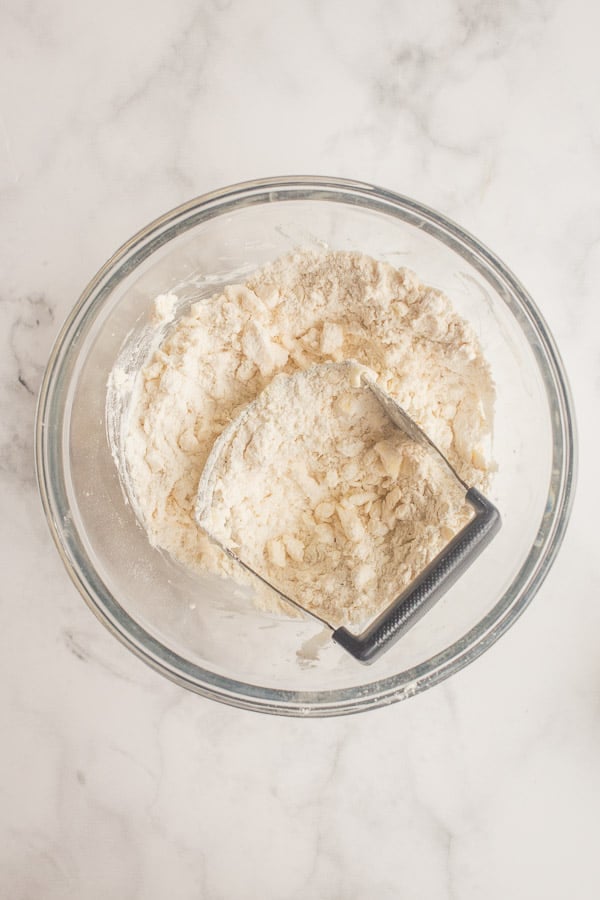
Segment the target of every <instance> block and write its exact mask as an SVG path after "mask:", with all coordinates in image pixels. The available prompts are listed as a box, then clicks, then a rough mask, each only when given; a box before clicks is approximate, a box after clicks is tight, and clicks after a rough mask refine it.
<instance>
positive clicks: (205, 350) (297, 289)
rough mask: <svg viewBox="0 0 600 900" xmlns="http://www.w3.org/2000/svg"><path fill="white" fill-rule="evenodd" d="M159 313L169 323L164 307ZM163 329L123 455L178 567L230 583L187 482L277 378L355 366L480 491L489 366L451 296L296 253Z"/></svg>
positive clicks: (372, 265)
mask: <svg viewBox="0 0 600 900" xmlns="http://www.w3.org/2000/svg"><path fill="white" fill-rule="evenodd" d="M157 313H158V315H159V316H162V317H163V318H167V319H168V317H169V316H170V315H171V307H170V304H169V301H168V298H167V299H165V298H160V299H159V301H158V306H157ZM171 327H172V329H173V330H172V332H171V333H170V335H169V336H168V337H167V338H166V340H164V341H163V343H162V345H161V347H160V348H159V349H158V350H157V351H156V352H154V354H153V355H152V357H151V359H150V360H149V361H148V363H147V364H146V365H145V366H144V367H143V368H142V369H141V371H140V372H139V374H138V377H137V382H136V389H135V392H134V396H133V398H132V402H131V411H130V415H129V420H128V425H127V434H126V437H125V442H124V453H125V459H126V466H127V477H128V482H129V483H128V485H127V487H128V492H129V494H130V496H131V498H132V500H133V502H134V506H135V508H136V511H137V513H138V515H139V516H140V518H141V520H142V522H143V524H144V526H145V528H146V530H147V533H148V537H149V539H150V541H151V542H152V543H153V544H156V545H158V546H160V547H162V548H164V549H165V550H167V551H168V552H170V553H171V554H172V555H173V556H174V557H175V558H176V559H178V560H180V561H181V562H182V563H184V564H185V565H187V566H189V567H192V568H194V569H198V570H201V571H205V570H210V571H213V572H219V573H225V574H232V575H234V576H235V577H238V576H239V574H240V570H239V567H236V566H235V565H234V564H233V563H232V562H231V560H229V558H228V557H227V556H226V555H225V554H224V553H223V552H222V551H221V550H219V549H218V548H217V547H215V545H214V544H213V543H211V541H210V540H209V539H208V538H207V536H206V535H205V534H203V533H202V531H201V530H200V529H199V528H198V526H197V524H196V522H195V520H194V507H195V502H196V492H197V488H198V481H199V478H200V475H201V472H202V469H203V467H204V464H205V462H206V460H207V458H208V455H209V453H210V451H211V449H212V446H213V444H214V441H215V439H216V438H217V437H218V436H219V435H220V434H221V432H222V431H223V429H224V428H225V426H226V425H227V424H228V423H229V422H231V420H232V419H233V418H234V417H235V416H237V414H238V413H239V412H240V411H241V410H242V408H243V407H244V406H245V405H246V404H248V403H250V402H251V401H253V400H254V399H255V398H256V397H257V396H258V394H259V393H260V392H261V391H262V390H263V389H264V388H265V387H266V386H267V385H268V384H269V383H270V382H271V381H272V379H273V377H274V376H275V375H276V374H277V373H279V372H285V373H286V374H293V373H294V372H297V371H299V370H304V369H306V368H308V367H309V366H312V365H314V364H317V363H323V362H332V361H333V362H339V361H341V360H344V359H356V360H358V361H359V362H360V363H362V364H364V365H366V366H368V367H369V368H371V369H372V370H374V371H375V372H376V373H377V376H378V381H379V384H380V385H381V387H383V388H384V390H386V391H387V392H388V393H390V394H391V395H392V396H393V397H395V398H396V399H397V400H398V401H399V403H400V404H401V405H402V406H404V408H405V409H406V410H407V412H408V413H409V415H411V416H412V417H413V418H414V419H415V420H416V421H417V422H418V423H419V425H421V427H422V428H423V429H424V430H425V431H426V432H427V433H428V434H429V436H430V437H431V439H432V440H433V441H434V442H435V443H436V444H437V445H438V447H439V448H440V449H441V450H442V451H443V452H444V453H445V454H446V456H447V457H448V458H449V460H450V462H451V463H452V464H453V465H454V466H455V468H456V469H457V470H458V472H459V474H460V475H461V477H462V478H463V479H464V480H465V481H466V482H467V483H470V484H472V485H475V486H479V487H481V486H485V479H486V472H487V461H486V453H485V449H484V448H485V442H486V439H487V438H488V436H489V433H490V430H491V425H492V417H493V402H494V389H493V383H492V379H491V376H490V372H489V369H488V366H487V363H486V362H485V360H484V359H483V356H482V354H481V350H480V347H479V344H478V341H477V338H476V336H475V334H474V333H473V331H472V329H471V328H470V326H469V325H468V324H467V323H466V322H464V321H463V320H462V319H461V318H460V317H459V316H458V315H457V314H456V313H455V312H454V311H453V310H452V307H451V305H450V302H449V300H448V299H447V298H446V297H445V296H444V295H443V294H442V293H440V292H439V291H437V290H435V289H432V288H429V287H427V286H425V285H423V284H422V283H421V282H420V281H419V280H418V278H417V277H416V276H415V274H414V273H412V272H410V271H409V270H406V269H400V270H397V269H394V268H393V267H392V266H390V265H387V264H385V263H380V262H377V261H375V260H374V259H371V258H370V257H367V256H364V255H362V254H359V253H347V252H327V251H322V252H313V251H305V252H297V253H294V254H291V255H289V256H286V257H283V258H281V259H279V260H277V261H275V262H274V263H272V264H270V265H267V266H265V267H264V268H263V269H261V270H260V271H258V272H257V273H256V274H255V275H253V276H252V277H251V278H250V279H249V280H248V281H247V283H246V284H245V285H232V286H230V287H227V288H225V290H224V291H223V293H222V294H219V295H217V296H215V297H213V298H212V299H210V300H207V301H200V302H199V303H197V304H195V305H194V306H193V307H192V309H191V311H190V314H189V315H188V316H187V317H186V318H184V319H181V320H180V321H179V322H177V323H175V325H174V326H171ZM344 477H345V476H344ZM282 502H283V503H285V500H283V501H282ZM251 539H252V532H251V531H250V533H249V534H248V541H251Z"/></svg>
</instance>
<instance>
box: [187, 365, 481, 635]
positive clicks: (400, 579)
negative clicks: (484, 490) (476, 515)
mask: <svg viewBox="0 0 600 900" xmlns="http://www.w3.org/2000/svg"><path fill="white" fill-rule="evenodd" d="M363 372H365V370H364V367H361V366H358V365H357V364H355V363H342V364H335V363H333V364H328V365H321V366H314V367H312V368H310V369H308V370H306V371H304V372H300V373H296V374H295V375H291V376H288V375H277V376H275V378H274V379H273V380H272V382H271V384H270V385H269V386H268V387H267V388H265V390H264V391H263V392H262V393H261V394H260V395H259V397H258V398H257V400H256V401H254V403H251V404H250V405H249V406H248V407H246V409H245V410H244V411H243V412H242V414H241V415H240V417H239V419H237V420H235V421H234V422H233V423H232V425H231V426H230V427H228V428H226V429H225V431H224V432H223V434H222V436H221V438H219V440H217V442H216V443H215V447H214V450H213V453H212V454H211V456H210V457H209V460H208V463H207V465H206V467H205V470H204V473H203V475H202V478H201V479H200V489H199V493H198V497H199V503H198V507H197V519H198V521H199V522H200V524H201V525H202V526H203V527H205V528H206V530H207V531H208V532H209V533H210V534H212V535H214V536H215V537H216V538H217V539H218V540H219V541H220V542H221V543H222V544H223V545H224V546H226V547H228V548H229V549H230V550H232V551H234V552H235V553H236V554H237V555H239V556H240V558H241V559H243V561H244V562H245V563H246V564H247V565H249V566H250V567H251V568H252V569H253V570H254V571H255V572H257V573H258V574H260V575H261V576H262V577H263V578H266V580H267V581H269V582H270V583H271V584H273V585H274V586H275V587H277V588H278V589H279V590H280V591H282V592H283V593H284V594H285V595H287V596H288V597H291V598H292V599H294V600H296V601H297V602H299V603H301V605H303V606H305V607H307V608H308V609H310V610H312V611H313V612H315V613H317V615H319V616H321V617H322V618H324V619H325V620H326V621H328V622H330V623H331V624H334V625H340V624H342V623H348V622H361V621H363V620H365V619H367V618H370V617H371V616H372V615H374V614H375V613H376V612H378V611H379V610H380V609H382V608H383V607H385V606H388V605H389V604H390V603H391V602H392V600H393V599H394V598H395V597H396V596H397V595H398V594H399V593H400V590H401V589H402V588H404V587H405V586H406V585H407V584H409V583H410V582H411V581H413V579H414V578H415V577H416V575H418V574H419V573H420V572H421V571H422V570H423V569H424V568H425V566H426V565H427V564H428V563H429V562H430V561H431V560H432V559H433V558H434V556H436V554H437V553H438V552H439V551H440V550H441V549H442V547H443V546H445V544H447V543H448V541H449V540H450V538H451V537H453V536H454V534H455V533H456V532H457V531H458V530H459V528H461V527H462V526H463V525H464V524H466V522H467V521H468V519H469V515H470V513H469V507H468V506H467V504H466V502H465V490H464V488H462V487H461V486H460V485H459V484H458V482H457V481H456V479H455V478H454V477H453V476H452V475H451V473H450V472H449V469H448V467H447V466H446V465H445V463H443V462H442V461H441V460H440V459H439V457H438V455H437V454H435V453H434V452H433V451H432V450H430V449H428V448H424V447H422V446H420V445H419V444H417V443H415V441H413V440H412V439H411V438H410V437H408V436H407V435H406V434H404V432H403V431H401V430H400V429H399V428H398V427H397V426H396V425H394V424H393V423H392V422H391V420H390V418H389V416H388V415H387V413H386V412H385V411H384V409H383V408H382V406H381V404H380V402H379V401H378V400H377V398H376V397H375V396H374V394H373V393H372V391H371V390H370V389H369V387H368V386H366V385H365V384H363V382H362V380H361V377H362V374H363ZM366 374H367V376H369V373H368V370H367V371H366ZM249 536H250V538H251V539H250V540H249Z"/></svg>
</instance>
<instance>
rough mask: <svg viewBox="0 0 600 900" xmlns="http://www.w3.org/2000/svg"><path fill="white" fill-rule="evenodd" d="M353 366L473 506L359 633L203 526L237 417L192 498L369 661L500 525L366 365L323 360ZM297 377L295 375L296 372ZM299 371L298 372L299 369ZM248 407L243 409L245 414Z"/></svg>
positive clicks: (200, 514)
mask: <svg viewBox="0 0 600 900" xmlns="http://www.w3.org/2000/svg"><path fill="white" fill-rule="evenodd" d="M331 365H335V366H353V367H354V368H355V369H360V370H361V375H360V383H361V387H362V388H364V390H367V391H371V392H372V394H373V395H374V396H375V398H376V399H377V400H378V401H379V403H380V405H381V407H382V409H383V410H384V411H385V413H386V414H387V416H388V417H389V419H390V420H391V421H392V422H393V424H394V425H396V427H398V428H399V429H400V430H401V431H403V432H404V433H405V434H406V435H407V436H408V437H409V438H410V439H411V440H413V441H415V442H416V443H417V444H419V445H421V446H422V447H424V448H426V449H427V450H428V451H429V452H431V453H434V454H437V457H438V459H439V461H441V463H442V464H443V465H444V466H446V467H447V469H448V470H449V471H450V473H451V475H452V476H453V477H454V478H455V479H456V481H457V482H458V484H459V485H460V487H461V488H462V489H463V490H464V492H465V501H466V503H467V504H469V505H470V506H471V507H472V509H473V515H472V517H471V519H470V520H469V522H468V523H467V524H466V525H465V526H464V527H463V528H462V529H461V530H460V531H459V532H458V533H457V534H456V535H454V537H453V538H452V539H451V540H450V541H449V542H448V543H447V544H446V546H445V547H444V548H443V549H442V550H441V551H440V552H439V553H438V555H437V556H436V557H435V558H434V559H433V560H432V561H431V562H430V563H429V564H428V565H427V566H426V567H425V568H424V569H423V570H422V571H421V572H420V574H419V575H418V576H417V577H416V578H414V579H413V581H412V582H411V583H410V584H409V585H408V586H407V587H406V588H405V590H403V591H402V592H401V593H400V594H399V595H398V597H396V599H395V600H394V601H393V602H392V603H391V604H389V606H387V607H386V608H385V609H384V610H383V611H382V612H381V613H380V614H379V615H378V616H377V617H376V618H375V619H374V620H373V621H372V622H371V623H370V624H369V625H368V626H367V627H366V628H365V630H364V631H362V632H361V633H360V634H355V633H354V632H352V631H350V630H349V629H348V628H346V627H344V626H342V627H337V628H336V627H335V626H333V625H332V624H331V623H329V622H327V621H326V620H325V619H323V618H322V617H321V616H319V615H317V614H316V613H315V612H313V611H312V610H310V609H308V608H306V607H304V606H303V605H302V603H301V602H300V601H299V600H298V598H295V597H290V596H288V595H287V594H284V593H283V592H282V591H281V590H280V589H279V588H278V587H276V586H275V585H274V584H272V583H271V582H270V581H268V580H267V579H266V578H264V576H262V575H261V574H260V573H259V572H257V571H256V570H255V569H254V568H252V567H251V566H249V565H248V563H247V562H245V561H244V559H243V557H242V556H240V555H238V553H236V552H234V551H233V550H232V549H231V547H228V546H227V545H226V544H225V543H223V541H222V540H220V539H219V538H218V537H217V536H216V535H215V534H213V533H212V532H211V531H210V527H208V528H207V522H208V518H209V517H208V512H209V511H210V506H211V502H212V496H213V492H214V488H215V483H216V480H217V477H218V467H219V461H220V459H221V457H222V454H223V453H224V451H225V450H226V448H227V446H228V445H229V443H230V442H231V441H232V440H233V438H234V437H235V434H236V432H237V428H238V426H239V423H240V417H238V419H236V420H235V421H234V422H232V423H231V425H229V426H228V427H227V428H226V429H225V431H224V432H223V434H222V435H221V437H220V438H219V439H218V440H217V441H216V442H215V445H214V447H213V450H212V452H211V454H210V456H209V458H208V460H207V462H206V465H205V467H204V471H203V473H202V477H201V479H200V485H199V488H198V497H197V503H196V520H197V522H198V523H199V524H200V525H201V527H202V528H203V529H204V530H205V531H206V532H207V533H208V535H209V537H210V538H211V539H212V540H214V541H215V543H216V544H218V546H219V547H221V548H222V549H223V550H224V551H225V552H226V553H227V554H228V555H229V556H230V557H231V558H232V559H234V560H235V561H236V562H238V563H239V564H240V565H242V566H243V567H244V568H245V569H246V570H248V571H249V572H251V573H252V574H253V575H255V576H256V577H257V578H259V579H260V580H261V581H263V582H264V583H265V584H267V585H268V586H269V587H270V588H272V589H273V590H274V591H276V592H277V594H279V596H280V597H282V598H283V599H284V600H285V601H286V602H287V603H291V604H292V606H294V607H296V609H299V610H301V611H302V612H303V613H305V614H306V615H308V616H311V617H312V618H313V619H316V620H317V621H319V622H321V624H323V625H324V626H326V627H327V628H328V629H329V630H330V631H331V632H332V638H333V640H334V641H335V642H336V643H337V644H339V645H340V646H341V647H343V648H344V650H346V651H347V652H348V653H350V654H351V655H352V656H353V657H354V658H355V659H357V660H359V661H360V662H362V663H371V662H373V661H374V660H375V659H377V657H378V656H380V655H381V654H382V653H383V652H384V651H385V650H387V649H388V648H389V647H391V646H392V644H394V643H395V642H396V641H397V640H398V639H399V638H400V637H402V636H403V635H404V634H405V633H406V632H407V631H408V630H409V629H410V628H411V627H412V626H413V625H414V624H415V623H416V622H417V621H418V620H419V619H420V618H421V617H422V616H423V615H424V614H425V613H426V612H428V611H429V610H430V609H431V608H432V606H433V605H434V604H435V603H436V602H437V601H438V600H439V599H440V597H441V596H442V595H443V594H444V593H445V592H446V591H447V590H448V588H450V587H451V585H453V584H454V583H455V582H456V581H457V580H458V579H459V578H460V576H461V575H462V574H463V573H464V572H465V571H466V569H467V568H468V567H469V566H470V565H471V563H472V562H473V561H474V560H475V559H476V557H477V556H478V555H479V554H480V553H481V551H482V550H483V549H484V547H486V546H487V544H488V543H489V542H490V540H491V539H492V538H493V537H494V535H495V534H496V532H497V531H498V529H499V528H500V524H501V520H500V514H499V512H498V510H497V509H496V507H495V506H494V505H493V504H492V503H491V502H490V501H489V500H488V499H487V498H486V497H484V496H483V494H481V493H480V491H478V490H477V488H474V487H469V486H468V485H467V484H465V482H464V481H463V480H462V479H461V478H460V476H459V475H458V473H457V472H456V471H455V469H454V468H453V467H452V466H451V465H450V463H449V462H448V460H447V459H446V457H445V456H444V454H443V453H442V452H441V451H440V450H439V449H438V447H436V445H435V444H434V443H433V441H431V440H430V438H429V437H428V436H427V435H426V434H425V432H424V431H423V430H422V429H421V428H420V427H419V426H418V425H417V423H416V422H415V421H414V420H413V419H411V418H410V416H409V415H408V414H407V413H406V412H405V410H404V409H403V408H402V407H401V406H400V405H399V404H398V403H397V402H396V401H395V400H394V399H393V398H392V397H390V395H389V394H387V393H386V392H385V391H383V390H382V389H381V388H380V387H379V386H378V385H377V384H376V382H375V380H374V378H373V377H372V375H371V373H370V371H369V370H367V369H364V367H362V366H358V364H357V363H355V362H354V361H350V360H349V361H347V362H343V363H327V364H324V366H323V368H324V367H325V366H331ZM295 377H299V376H295ZM300 377H301V375H300ZM247 409H248V408H246V410H244V411H243V412H242V413H241V416H245V414H246V411H247Z"/></svg>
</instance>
